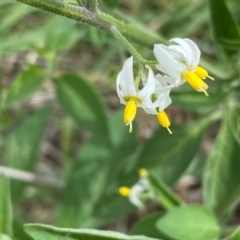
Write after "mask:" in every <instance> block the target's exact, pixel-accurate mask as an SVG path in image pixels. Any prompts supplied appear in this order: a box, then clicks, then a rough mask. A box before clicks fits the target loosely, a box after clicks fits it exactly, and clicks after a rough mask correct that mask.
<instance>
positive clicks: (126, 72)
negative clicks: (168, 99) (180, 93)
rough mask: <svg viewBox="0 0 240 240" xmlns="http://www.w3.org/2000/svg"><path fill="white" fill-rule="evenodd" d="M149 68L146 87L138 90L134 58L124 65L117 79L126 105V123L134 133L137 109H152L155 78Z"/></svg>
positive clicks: (122, 99)
mask: <svg viewBox="0 0 240 240" xmlns="http://www.w3.org/2000/svg"><path fill="white" fill-rule="evenodd" d="M147 68H148V77H147V82H146V84H145V86H144V87H143V88H142V89H141V90H139V89H136V87H135V83H134V76H133V58H132V57H130V58H128V59H127V60H126V62H125V63H124V65H123V68H122V71H121V72H120V73H119V74H118V77H117V94H118V96H119V98H120V102H121V103H122V104H125V105H126V107H125V111H124V123H125V124H126V125H127V126H128V125H129V126H130V128H129V132H131V131H132V122H133V120H134V119H135V116H136V113H137V107H142V108H152V107H153V104H152V100H151V96H152V94H153V93H154V91H155V77H154V74H153V71H152V69H151V68H149V67H147Z"/></svg>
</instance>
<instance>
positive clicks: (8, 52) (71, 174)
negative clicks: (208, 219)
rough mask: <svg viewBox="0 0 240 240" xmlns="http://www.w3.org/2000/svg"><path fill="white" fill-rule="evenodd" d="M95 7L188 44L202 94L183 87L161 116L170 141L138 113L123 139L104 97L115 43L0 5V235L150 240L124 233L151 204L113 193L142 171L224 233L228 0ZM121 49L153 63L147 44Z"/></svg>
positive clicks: (235, 208)
mask: <svg viewBox="0 0 240 240" xmlns="http://www.w3.org/2000/svg"><path fill="white" fill-rule="evenodd" d="M80 2H82V4H83V6H84V4H85V1H80ZM99 2H100V6H99V7H100V10H102V11H105V12H107V13H110V14H112V15H113V16H115V17H116V18H120V19H122V20H124V21H126V22H128V23H130V24H133V25H135V26H136V27H138V28H140V29H142V30H143V31H153V32H155V33H156V34H157V35H158V36H159V37H160V39H162V41H163V42H164V43H166V44H168V43H167V41H168V39H171V38H174V37H182V38H190V39H191V40H193V41H194V42H195V43H196V44H197V45H198V46H199V48H200V50H201V66H203V67H204V68H206V69H207V70H208V71H209V73H210V75H211V76H213V77H214V78H215V81H214V82H210V81H209V82H208V84H209V94H210V96H209V97H208V98H207V97H205V96H204V94H201V93H198V92H195V91H194V90H192V89H191V88H190V87H189V86H187V85H186V84H185V85H184V86H182V87H180V88H178V89H175V90H174V91H173V92H172V95H171V97H172V100H173V104H172V105H171V106H170V107H169V108H168V109H167V112H168V114H169V116H170V119H171V122H172V127H171V130H172V131H173V135H169V134H168V132H167V131H166V130H165V129H162V128H160V127H159V126H158V123H157V121H156V119H155V117H154V116H149V115H146V114H144V112H143V111H141V110H139V112H138V117H137V120H136V121H135V123H134V124H135V125H134V128H133V133H131V134H129V133H128V128H127V127H125V125H124V123H123V121H122V114H123V105H120V103H119V99H118V97H117V94H116V90H115V80H116V76H117V74H118V72H119V71H120V70H121V68H122V65H123V62H124V61H125V60H126V59H127V57H129V56H130V55H129V53H128V51H127V50H126V49H125V48H124V46H122V45H121V43H119V42H118V41H117V40H116V39H115V38H114V37H113V36H111V35H109V34H107V33H105V32H102V31H100V30H98V29H96V28H94V27H92V26H87V25H82V24H79V23H77V22H75V21H73V20H70V19H67V18H65V17H61V16H56V15H53V14H50V13H46V12H44V11H42V10H38V9H36V8H32V7H29V6H26V5H24V4H21V3H18V2H14V1H10V0H1V2H0V164H1V168H0V172H3V173H5V177H3V176H4V174H3V175H2V176H1V178H0V198H1V200H0V202H1V204H0V205H1V206H0V209H1V211H0V215H1V216H0V223H1V222H2V223H4V224H2V225H3V226H2V227H1V226H0V230H1V233H4V234H7V235H9V236H12V237H13V239H20V240H21V239H27V240H28V239H31V238H30V237H28V236H27V235H26V233H24V231H23V228H22V225H23V224H24V223H27V222H32V223H43V224H51V225H56V226H58V227H71V228H80V227H81V228H83V227H87V228H89V227H91V228H101V229H111V230H116V231H120V232H125V233H130V232H133V233H135V234H145V235H147V236H150V237H154V236H155V237H159V238H160V237H161V236H162V235H160V233H157V234H156V233H154V234H155V235H154V234H152V233H153V232H154V230H152V229H151V228H150V227H149V228H147V227H146V229H147V230H146V231H145V232H144V231H142V229H144V227H140V228H138V227H135V228H134V229H135V230H134V231H131V228H132V226H133V225H134V224H135V223H136V222H138V221H139V220H140V219H145V216H147V215H149V214H151V213H155V214H156V212H157V214H158V215H156V216H157V217H155V220H154V218H151V221H153V222H154V224H155V222H156V220H157V219H159V218H160V216H161V214H162V213H163V212H164V206H162V205H161V201H160V205H159V204H157V203H154V202H149V203H148V204H147V205H146V208H145V210H144V211H139V210H137V209H136V208H135V207H134V206H132V205H131V204H130V203H129V201H128V200H127V199H126V198H123V197H121V196H120V195H119V194H118V188H119V187H120V186H122V185H126V186H129V187H131V186H132V185H133V184H134V183H135V182H136V181H137V180H138V174H137V172H138V169H139V168H142V167H144V168H146V169H147V170H148V171H149V172H151V174H152V176H154V178H156V180H157V181H159V182H160V183H165V184H166V185H167V186H168V187H169V189H170V188H171V189H172V190H173V192H175V194H177V195H178V196H179V197H180V198H181V199H182V201H184V202H186V203H189V204H193V203H201V204H203V205H206V206H208V207H210V209H211V211H213V212H214V214H215V216H216V217H217V218H218V223H219V224H220V225H221V226H223V230H222V232H221V233H220V232H219V233H218V234H217V235H218V236H219V237H220V235H221V236H224V235H229V234H230V233H231V229H235V225H237V224H239V223H240V216H239V210H240V209H239V200H240V191H239V189H240V170H239V169H240V148H239V107H240V104H239V96H240V95H239V90H240V79H239V66H240V62H239V49H240V37H239V26H240V4H239V0H228V1H225V2H224V1H223V0H220V1H216V0H215V1H214V0H208V1H203V0H182V1H173V0H168V1H167V0H149V1H127V0H119V1H108V0H105V1H99ZM71 4H77V2H75V1H74V0H71ZM133 45H134V46H135V47H136V48H137V49H138V51H139V52H140V53H141V54H142V56H143V57H144V58H146V59H148V60H154V56H153V53H152V47H149V48H147V47H143V46H140V45H137V44H135V43H133ZM16 170H21V171H20V172H19V171H16ZM8 179H10V181H8ZM9 183H10V185H11V187H9ZM10 188H11V194H10V192H9V191H10ZM173 192H172V194H174V193H173ZM10 195H11V204H10ZM11 212H12V215H11ZM159 214H160V215H159ZM171 221H172V220H171ZM7 223H9V224H7ZM12 223H13V224H12ZM0 225H1V224H0ZM10 225H11V226H12V227H9V226H10ZM151 226H152V225H151ZM232 226H234V227H233V228H232ZM159 228H161V227H159ZM162 228H164V226H163V227H162ZM139 229H140V230H139ZM149 229H150V230H149ZM169 231H170V230H169ZM149 232H150V233H149ZM158 234H159V235H158ZM163 239H175V238H174V237H171V236H168V238H167V237H166V236H165V238H163ZM179 239H184V238H179ZM185 239H186V240H187V238H185ZM196 239H197V238H196ZM199 239H203V237H202V238H199ZM209 239H216V238H209ZM229 239H230V238H229ZM231 239H233V238H231ZM236 239H238V238H236ZM189 240H190V238H189ZM204 240H207V238H204Z"/></svg>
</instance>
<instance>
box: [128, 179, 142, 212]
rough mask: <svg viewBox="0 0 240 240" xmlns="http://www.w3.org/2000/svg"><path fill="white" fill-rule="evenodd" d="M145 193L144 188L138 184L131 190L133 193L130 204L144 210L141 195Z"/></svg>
mask: <svg viewBox="0 0 240 240" xmlns="http://www.w3.org/2000/svg"><path fill="white" fill-rule="evenodd" d="M143 192H144V188H143V187H142V186H141V185H139V184H138V183H137V184H135V185H134V186H133V187H132V188H131V193H130V196H129V200H130V202H131V203H132V204H133V205H135V206H136V207H138V208H142V207H143V204H142V202H141V200H140V194H141V193H143Z"/></svg>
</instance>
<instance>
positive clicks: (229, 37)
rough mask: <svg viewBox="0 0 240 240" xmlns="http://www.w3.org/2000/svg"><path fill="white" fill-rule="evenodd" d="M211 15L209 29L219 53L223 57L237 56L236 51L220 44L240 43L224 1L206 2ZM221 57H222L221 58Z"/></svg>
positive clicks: (235, 27)
mask: <svg viewBox="0 0 240 240" xmlns="http://www.w3.org/2000/svg"><path fill="white" fill-rule="evenodd" d="M208 1H209V6H210V13H211V27H212V31H213V35H214V40H215V42H216V44H217V46H218V47H219V53H220V56H221V54H224V55H225V56H231V55H233V54H238V52H239V51H238V50H234V49H232V50H231V49H229V48H226V47H225V46H224V45H222V42H226V41H240V34H239V29H238V28H237V25H236V23H235V22H234V20H233V18H232V15H231V13H230V12H229V10H228V8H227V6H226V4H225V2H224V0H218V1H216V0H208ZM222 57H223V56H222Z"/></svg>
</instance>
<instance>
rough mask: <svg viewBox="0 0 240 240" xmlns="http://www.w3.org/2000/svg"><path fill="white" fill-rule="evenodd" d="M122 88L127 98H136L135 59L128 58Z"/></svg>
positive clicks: (124, 67) (124, 68) (122, 77)
mask: <svg viewBox="0 0 240 240" xmlns="http://www.w3.org/2000/svg"><path fill="white" fill-rule="evenodd" d="M120 88H121V90H122V92H123V94H124V95H125V96H136V89H135V86H134V76H133V57H130V58H128V59H127V60H126V61H125V63H124V65H123V68H122V71H121V79H120Z"/></svg>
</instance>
